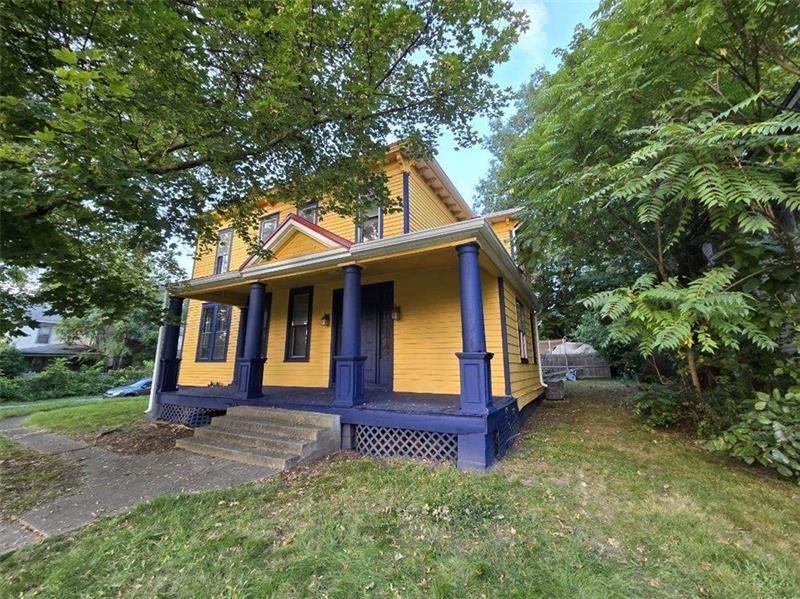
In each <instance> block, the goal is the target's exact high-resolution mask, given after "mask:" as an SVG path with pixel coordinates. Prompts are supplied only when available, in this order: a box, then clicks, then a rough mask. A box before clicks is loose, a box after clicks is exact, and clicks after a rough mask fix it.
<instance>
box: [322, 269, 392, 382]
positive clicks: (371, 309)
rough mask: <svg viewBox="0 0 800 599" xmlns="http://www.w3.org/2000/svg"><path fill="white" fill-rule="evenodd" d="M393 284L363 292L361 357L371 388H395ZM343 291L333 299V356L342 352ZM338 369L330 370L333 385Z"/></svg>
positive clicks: (337, 293)
mask: <svg viewBox="0 0 800 599" xmlns="http://www.w3.org/2000/svg"><path fill="white" fill-rule="evenodd" d="M393 306H394V285H393V283H391V282H389V283H379V284H376V285H364V286H363V287H362V288H361V354H362V355H364V356H366V358H367V360H366V362H365V363H364V383H365V385H366V386H368V387H380V388H384V389H391V388H392V364H393V358H392V354H393V335H392V333H393V324H394V323H393V321H392V308H393ZM341 323H342V291H341V289H337V290H336V291H334V296H333V331H332V333H333V350H334V351H333V355H339V353H340V352H341V348H342V335H341V330H342V329H341ZM335 377H336V369H335V368H333V366H331V381H332V382H333V383H335V382H336V381H335Z"/></svg>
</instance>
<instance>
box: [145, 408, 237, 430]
mask: <svg viewBox="0 0 800 599" xmlns="http://www.w3.org/2000/svg"><path fill="white" fill-rule="evenodd" d="M223 414H225V410H214V409H211V408H198V407H194V406H179V405H174V404H161V406H159V409H158V420H166V421H167V422H175V423H177V424H183V425H185V426H191V427H192V428H198V427H201V426H208V425H209V424H211V419H212V418H213V417H214V416H222V415H223Z"/></svg>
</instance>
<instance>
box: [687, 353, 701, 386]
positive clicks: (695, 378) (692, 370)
mask: <svg viewBox="0 0 800 599" xmlns="http://www.w3.org/2000/svg"><path fill="white" fill-rule="evenodd" d="M686 363H687V365H688V366H689V376H690V377H691V378H692V388H694V390H695V391H696V392H697V393H700V392H701V391H702V388H701V386H700V375H699V374H698V373H697V363H696V362H695V359H694V350H693V349H692V348H691V347H690V348H688V349H687V350H686Z"/></svg>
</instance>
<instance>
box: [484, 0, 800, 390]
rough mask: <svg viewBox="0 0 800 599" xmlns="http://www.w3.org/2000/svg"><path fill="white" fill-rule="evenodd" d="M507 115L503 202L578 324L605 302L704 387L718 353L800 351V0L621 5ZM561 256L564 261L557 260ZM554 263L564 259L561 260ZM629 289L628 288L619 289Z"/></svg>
mask: <svg viewBox="0 0 800 599" xmlns="http://www.w3.org/2000/svg"><path fill="white" fill-rule="evenodd" d="M561 57H562V64H561V66H560V68H559V69H558V70H557V71H556V72H554V73H552V74H547V73H537V74H536V75H535V76H534V78H533V79H532V80H531V82H530V84H529V85H528V86H527V87H526V89H525V90H523V93H522V94H521V95H520V100H519V111H518V113H517V114H516V115H515V116H514V117H512V119H511V120H510V121H509V122H508V123H506V124H503V125H501V126H500V130H499V133H498V134H497V135H496V136H495V137H494V138H493V140H492V144H491V147H492V149H493V150H494V152H495V156H496V161H495V163H494V167H493V171H492V174H491V176H490V177H489V178H488V180H487V181H486V182H485V183H484V186H483V189H484V191H485V193H486V204H487V207H488V208H494V207H505V206H507V205H521V206H523V207H524V214H525V226H524V228H523V230H522V231H521V232H520V235H519V239H520V240H521V244H522V246H523V247H522V251H523V253H524V254H526V255H527V256H528V258H529V265H530V268H531V269H532V271H533V274H534V277H535V282H536V286H537V287H538V288H541V289H544V290H545V292H546V293H545V297H544V298H543V299H544V303H545V306H546V308H545V319H547V311H548V310H549V309H553V308H554V309H555V310H556V311H557V312H558V313H561V314H569V315H570V316H571V317H572V322H571V323H570V322H564V321H563V320H562V321H561V322H560V323H558V322H557V323H556V325H557V326H562V327H563V328H562V329H561V330H553V331H549V333H551V334H552V333H558V334H569V333H570V328H569V327H570V326H574V325H576V324H577V316H578V315H579V312H580V311H581V310H582V309H583V308H582V307H581V305H580V304H579V303H578V302H579V300H581V299H582V298H585V297H586V296H587V295H589V294H590V293H591V292H606V293H603V294H602V295H599V296H595V297H594V299H593V301H592V302H589V304H588V305H589V306H590V307H592V308H595V309H602V314H603V315H604V316H605V317H607V318H609V319H611V320H614V321H616V323H617V324H616V326H615V327H614V328H613V329H612V332H617V333H618V334H619V336H620V337H621V338H622V339H623V340H630V341H636V342H638V343H639V344H640V347H641V349H642V351H643V352H644V353H645V354H649V353H652V352H653V351H655V350H661V351H669V352H673V353H674V354H675V355H676V357H677V358H678V359H679V361H680V362H681V363H683V364H685V365H686V367H687V369H688V371H690V372H689V373H690V374H691V380H692V384H693V385H694V387H695V388H696V389H699V388H700V387H701V381H700V376H699V375H700V374H701V372H700V371H701V370H703V369H704V368H705V370H706V371H707V374H708V375H709V377H711V376H712V375H713V373H714V372H719V361H715V360H713V359H712V358H710V357H708V358H702V357H701V356H699V355H696V354H697V352H698V351H699V352H700V353H701V354H702V355H706V356H712V355H713V354H719V353H720V352H721V351H723V350H724V348H726V347H727V348H729V349H731V350H732V351H740V350H741V349H742V348H744V347H745V346H746V345H755V346H757V347H759V348H760V351H761V352H762V353H763V351H764V350H769V349H771V348H774V347H777V346H778V345H782V346H783V347H784V348H791V347H794V346H793V344H792V338H794V337H796V334H797V330H798V326H799V324H798V323H799V322H800V318H798V302H797V300H798V297H797V293H798V290H800V257H799V256H800V252H799V251H798V248H799V247H800V246H799V245H798V235H797V226H796V218H797V214H798V210H799V209H800V153H799V152H798V149H800V112H798V106H800V102H798V100H800V86H798V85H797V81H798V77H799V76H800V11H799V10H798V6H797V3H796V2H794V1H791V0H775V1H769V2H768V1H753V0H680V1H678V2H675V1H672V0H606V1H604V2H603V3H602V4H601V6H600V9H599V10H598V13H597V14H596V20H595V22H594V23H593V25H592V26H591V27H589V28H579V29H578V31H576V34H575V36H574V38H573V41H572V44H571V46H570V47H569V48H568V49H567V50H564V51H562V52H561ZM551 258H552V259H551ZM554 265H555V266H554ZM620 285H621V286H622V288H620V289H619V290H618V291H616V292H611V291H610V289H611V288H612V287H618V286H620Z"/></svg>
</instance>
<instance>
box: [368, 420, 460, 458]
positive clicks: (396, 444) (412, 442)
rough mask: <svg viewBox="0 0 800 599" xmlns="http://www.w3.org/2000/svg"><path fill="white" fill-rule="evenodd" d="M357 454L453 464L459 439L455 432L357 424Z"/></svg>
mask: <svg viewBox="0 0 800 599" xmlns="http://www.w3.org/2000/svg"><path fill="white" fill-rule="evenodd" d="M355 429H356V431H355V432H356V435H355V437H356V438H355V446H356V451H358V452H359V453H361V454H363V455H369V456H372V457H376V458H391V457H404V458H415V459H418V460H429V461H433V462H455V461H456V458H457V457H458V436H457V435H456V434H455V433H438V432H434V431H417V430H410V429H406V428H390V427H385V426H367V425H363V424H357V425H356V427H355Z"/></svg>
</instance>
